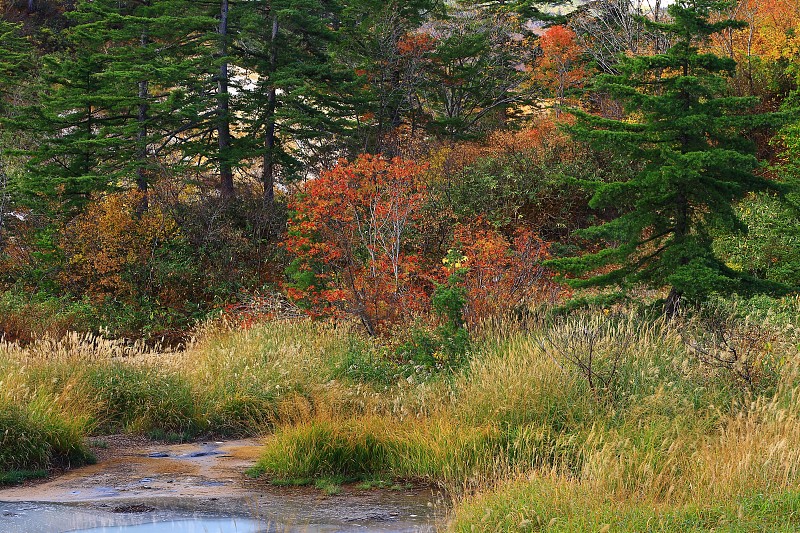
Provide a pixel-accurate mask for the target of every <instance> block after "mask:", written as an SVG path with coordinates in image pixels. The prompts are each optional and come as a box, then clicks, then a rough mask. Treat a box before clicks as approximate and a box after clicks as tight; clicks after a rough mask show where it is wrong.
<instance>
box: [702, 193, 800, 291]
mask: <svg viewBox="0 0 800 533" xmlns="http://www.w3.org/2000/svg"><path fill="white" fill-rule="evenodd" d="M736 210H737V214H738V215H739V217H740V218H741V219H742V220H743V221H744V222H745V223H746V224H747V228H748V231H747V234H745V235H737V234H725V235H722V236H720V237H719V238H717V239H716V240H715V242H714V249H715V251H716V252H717V255H719V257H720V258H722V259H723V260H724V261H725V263H726V265H727V266H728V267H730V268H732V269H733V270H736V271H737V272H743V273H746V274H749V275H752V276H755V277H758V278H761V279H767V280H771V281H775V282H777V283H782V284H784V285H787V286H790V287H797V286H800V217H798V214H797V212H796V211H794V210H792V209H791V208H789V207H787V206H786V205H785V202H782V201H781V200H780V199H779V198H775V197H773V196H770V195H753V196H750V197H748V198H746V199H745V200H744V201H742V202H740V203H739V204H738V206H737V209H736Z"/></svg>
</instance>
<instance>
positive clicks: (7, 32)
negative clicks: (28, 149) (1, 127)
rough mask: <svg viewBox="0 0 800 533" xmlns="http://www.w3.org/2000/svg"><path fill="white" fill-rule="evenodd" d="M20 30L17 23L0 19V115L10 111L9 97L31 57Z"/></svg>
mask: <svg viewBox="0 0 800 533" xmlns="http://www.w3.org/2000/svg"><path fill="white" fill-rule="evenodd" d="M19 30H20V28H19V26H18V25H17V24H11V23H10V22H6V21H4V20H0V117H3V116H5V114H6V112H7V111H8V107H9V99H10V98H11V96H12V94H13V92H14V90H15V89H16V88H17V87H19V85H20V80H22V79H23V78H24V77H25V74H26V70H27V64H28V63H29V62H30V59H31V51H30V46H29V45H28V42H27V41H26V40H25V39H24V38H23V37H22V35H20V31H19Z"/></svg>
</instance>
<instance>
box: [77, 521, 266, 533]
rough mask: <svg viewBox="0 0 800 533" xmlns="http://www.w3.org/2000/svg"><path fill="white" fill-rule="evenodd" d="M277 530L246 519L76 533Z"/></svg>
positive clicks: (152, 524)
mask: <svg viewBox="0 0 800 533" xmlns="http://www.w3.org/2000/svg"><path fill="white" fill-rule="evenodd" d="M274 529H275V528H273V527H270V525H269V524H265V523H263V522H259V521H257V520H249V519H246V518H190V519H183V520H164V521H158V522H150V523H147V524H134V525H127V526H101V527H93V528H89V529H79V530H73V531H74V533H261V532H266V531H272V530H274Z"/></svg>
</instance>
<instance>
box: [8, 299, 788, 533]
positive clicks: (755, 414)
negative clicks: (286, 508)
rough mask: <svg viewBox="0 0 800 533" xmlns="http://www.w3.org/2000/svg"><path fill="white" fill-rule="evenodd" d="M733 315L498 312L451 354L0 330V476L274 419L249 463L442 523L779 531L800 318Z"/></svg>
mask: <svg viewBox="0 0 800 533" xmlns="http://www.w3.org/2000/svg"><path fill="white" fill-rule="evenodd" d="M729 318H730V317H729ZM739 318H741V320H739V319H736V320H734V319H733V318H730V319H726V320H723V321H721V322H717V323H715V326H714V327H715V328H717V329H718V330H719V331H718V332H717V333H715V334H714V335H710V334H709V331H711V330H710V329H709V328H708V327H705V326H704V324H706V322H704V321H706V318H704V315H701V316H698V317H697V318H692V317H689V318H685V319H682V320H677V321H673V322H671V323H664V322H661V321H658V320H655V321H653V320H644V319H643V318H641V317H640V316H638V315H637V314H636V313H626V312H615V311H606V312H604V311H602V310H601V311H597V312H592V313H585V314H576V315H572V316H569V317H566V318H563V317H562V318H557V319H553V320H551V321H550V322H547V321H542V322H540V323H537V324H536V326H535V327H532V328H529V327H528V326H526V325H525V324H519V323H515V322H513V321H504V322H500V323H497V324H487V325H485V326H483V328H482V329H481V330H480V331H477V332H474V340H473V341H472V342H471V347H470V352H469V354H470V355H469V358H468V359H467V360H466V362H465V363H463V364H462V365H461V366H458V367H449V366H448V367H444V366H442V367H437V366H436V365H424V364H420V363H419V362H417V361H411V360H407V361H403V359H402V357H398V355H397V354H398V352H397V350H396V349H395V348H394V347H393V346H391V345H389V346H382V345H381V344H380V342H379V341H376V340H371V339H366V338H360V337H356V336H354V334H353V333H351V332H349V331H348V330H347V329H346V328H343V327H333V326H331V325H326V324H320V323H311V322H305V321H298V322H275V323H269V324H265V325H263V326H256V327H252V328H250V329H249V330H247V331H242V332H231V331H227V330H217V331H207V332H205V333H203V334H201V335H199V340H198V341H196V342H195V343H194V344H193V345H191V346H190V347H189V348H188V349H187V350H185V351H181V352H175V353H156V352H154V351H148V350H146V349H144V348H141V347H140V348H137V349H132V348H130V347H126V346H122V345H119V344H114V343H110V342H106V341H102V340H100V339H94V338H82V339H81V338H71V339H70V338H67V339H65V340H64V341H61V342H59V343H54V342H46V341H40V342H38V343H33V344H31V345H29V346H27V347H26V348H24V349H23V348H20V347H18V346H15V345H8V344H6V345H3V346H2V347H0V352H2V357H0V381H2V387H0V435H5V437H4V438H5V440H4V441H3V443H2V444H3V445H2V447H0V471H2V472H4V473H5V474H4V475H6V476H8V475H10V474H8V473H9V472H13V471H24V470H29V471H36V470H39V469H47V468H52V467H53V466H66V465H74V464H80V463H81V462H85V461H88V460H90V457H89V455H88V451H87V449H86V447H85V445H84V444H83V443H84V442H85V438H86V436H87V435H102V434H104V433H109V432H118V431H127V432H134V433H144V434H150V435H152V436H156V437H159V438H172V439H174V440H176V441H180V440H185V439H188V438H191V437H193V436H197V435H209V434H211V435H219V436H240V435H271V436H270V437H269V438H267V439H266V440H265V448H264V453H263V456H262V457H261V459H260V461H259V462H258V463H257V465H256V467H255V468H254V469H253V470H252V471H251V472H250V473H251V475H254V476H262V477H265V478H266V479H268V480H270V481H271V482H273V483H275V484H313V485H316V486H318V487H319V488H320V489H321V490H324V491H326V492H328V493H330V494H334V493H336V492H337V491H338V490H339V489H338V487H339V486H340V484H341V483H344V482H361V484H362V485H370V486H371V485H372V484H375V483H376V480H380V485H391V484H392V483H394V482H396V481H401V482H403V483H404V482H406V481H418V482H425V483H430V484H435V485H439V486H440V487H442V488H443V489H445V490H446V491H447V492H448V493H449V494H451V495H452V496H453V497H454V499H455V502H456V507H455V511H454V515H453V519H452V521H451V523H450V528H451V529H452V530H454V531H473V530H477V531H497V530H503V531H513V530H529V529H539V530H547V531H597V530H604V529H603V528H606V527H608V528H609V529H605V530H610V528H612V527H613V530H615V531H616V530H619V531H641V530H648V528H649V530H652V531H671V530H683V531H708V530H711V529H712V528H713V529H715V530H725V531H750V530H752V529H753V528H755V527H756V525H757V524H762V525H763V526H764V527H763V529H766V530H774V531H789V530H793V529H794V528H796V527H797V526H798V523H797V520H796V519H795V518H793V517H794V516H796V515H797V513H796V512H795V511H794V510H793V509H795V508H796V506H797V502H798V501H800V498H798V496H797V493H796V492H795V487H796V486H797V484H798V482H800V407H798V406H799V405H800V401H798V395H799V394H800V389H798V385H800V380H798V367H797V345H798V339H797V338H796V336H795V335H796V334H795V331H796V330H795V329H794V328H793V327H790V326H791V325H787V323H786V322H770V321H768V320H760V321H752V320H750V321H748V320H745V318H742V317H739ZM734 342H735V343H739V344H736V345H735V346H734V345H733V344H732V343H734ZM738 346H746V348H747V349H746V350H742V349H741V348H737V347H738ZM732 347H733V349H734V351H735V352H736V354H737V355H738V356H740V357H746V359H744V358H742V359H737V360H732V359H730V354H731V353H732V352H731V349H732ZM720 361H721V362H722V363H721V362H720ZM723 363H724V364H723ZM744 366H746V370H747V373H746V374H743V373H742V372H743V368H744ZM408 369H411V372H410V373H409V371H408ZM417 369H420V370H417ZM743 375H744V376H746V377H747V379H743V377H742V376H743ZM9 435H10V436H9ZM4 479H6V478H4Z"/></svg>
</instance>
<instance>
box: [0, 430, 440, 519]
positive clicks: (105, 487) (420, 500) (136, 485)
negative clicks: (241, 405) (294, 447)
mask: <svg viewBox="0 0 800 533" xmlns="http://www.w3.org/2000/svg"><path fill="white" fill-rule="evenodd" d="M102 444H104V446H100V447H95V452H96V453H97V455H98V462H97V464H95V465H91V466H86V467H82V468H77V469H74V470H71V471H68V472H66V473H64V474H62V475H59V476H57V477H55V478H53V479H50V480H45V481H43V482H38V483H29V484H26V485H23V486H19V487H13V488H8V489H4V490H0V533H6V532H14V533H16V532H17V531H34V530H41V531H44V530H45V529H46V530H48V531H61V530H60V529H57V528H56V525H59V526H63V527H64V528H65V529H63V531H71V530H75V529H78V527H88V526H90V525H104V526H105V525H109V524H125V523H138V522H141V521H142V520H145V521H147V520H153V521H155V520H163V519H168V518H172V517H175V516H188V515H191V516H196V515H205V516H240V517H257V518H258V519H259V520H266V521H268V522H270V523H277V524H303V525H304V526H303V527H304V528H305V529H302V528H301V529H298V530H302V531H325V532H328V531H391V532H406V531H430V530H431V529H432V527H433V524H434V523H435V522H437V521H438V520H437V519H440V518H441V517H442V515H443V514H444V512H443V511H442V509H443V508H444V505H443V504H442V502H441V500H442V498H441V495H438V494H436V493H434V492H433V491H431V490H430V489H424V488H420V487H416V488H411V489H409V488H404V489H403V490H396V491H389V490H361V489H358V488H356V487H343V489H342V491H341V493H339V494H336V495H326V494H325V493H323V492H322V491H319V490H316V489H313V488H297V487H294V488H281V487H273V486H270V485H269V484H267V483H265V482H264V481H262V480H254V479H251V478H249V477H248V476H247V475H246V474H245V471H246V470H247V469H248V468H249V467H250V466H252V465H253V464H255V462H256V460H257V458H258V456H259V454H260V452H261V444H260V443H259V441H257V440H254V439H246V440H235V441H226V442H218V441H209V442H198V443H192V444H180V445H166V444H158V443H153V442H151V441H146V440H142V439H131V438H130V437H124V436H119V437H108V438H104V441H103V443H102ZM47 516H50V518H47V520H48V521H47V522H46V526H45V525H42V524H41V523H40V522H35V521H36V520H39V521H41V520H44V519H45V518H46V517H47ZM43 517H45V518H43ZM31 520H34V522H31ZM68 522H69V528H66V525H67V523H68ZM315 524H316V525H315ZM42 528H44V529H42ZM365 528H366V529H365Z"/></svg>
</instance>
